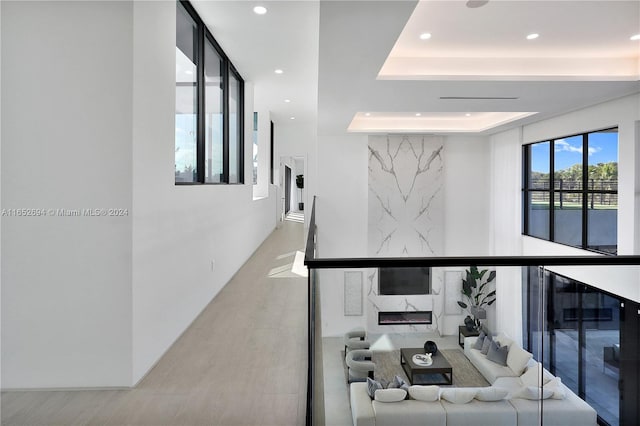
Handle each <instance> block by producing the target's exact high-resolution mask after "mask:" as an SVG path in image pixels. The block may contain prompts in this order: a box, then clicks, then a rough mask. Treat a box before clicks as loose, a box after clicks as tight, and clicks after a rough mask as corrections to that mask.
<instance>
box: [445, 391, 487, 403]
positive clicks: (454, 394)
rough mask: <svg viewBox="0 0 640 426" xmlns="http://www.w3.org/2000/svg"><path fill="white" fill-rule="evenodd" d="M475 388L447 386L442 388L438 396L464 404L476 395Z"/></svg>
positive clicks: (451, 401)
mask: <svg viewBox="0 0 640 426" xmlns="http://www.w3.org/2000/svg"><path fill="white" fill-rule="evenodd" d="M477 392H478V390H477V389H476V388H447V389H443V390H442V395H440V398H442V399H444V400H445V401H449V402H450V403H452V404H466V403H468V402H471V400H472V399H473V398H474V397H475V396H476V393H477Z"/></svg>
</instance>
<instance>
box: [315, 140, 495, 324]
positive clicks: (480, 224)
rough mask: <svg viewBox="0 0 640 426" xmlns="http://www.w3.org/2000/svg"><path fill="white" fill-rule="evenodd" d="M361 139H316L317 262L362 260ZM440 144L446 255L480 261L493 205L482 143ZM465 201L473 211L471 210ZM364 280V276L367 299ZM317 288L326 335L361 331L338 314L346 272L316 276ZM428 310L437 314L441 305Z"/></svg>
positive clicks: (364, 161)
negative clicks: (325, 259) (319, 259)
mask: <svg viewBox="0 0 640 426" xmlns="http://www.w3.org/2000/svg"><path fill="white" fill-rule="evenodd" d="M367 141H368V136H367V135H361V134H344V135H337V136H329V135H321V136H320V138H319V140H318V153H317V156H318V164H320V167H319V170H318V185H319V190H318V204H317V206H316V223H317V224H318V249H319V255H320V257H365V256H367V221H366V220H363V219H364V218H366V217H368V209H367V204H368V177H367V176H368V171H367V170H368V155H369V154H368V148H367ZM444 145H445V148H444V153H445V154H444V167H443V168H444V184H443V187H444V188H445V189H444V196H445V200H444V204H445V213H444V217H445V220H444V233H445V235H444V241H445V255H449V256H456V255H464V254H474V255H486V254H488V253H489V241H490V232H489V230H490V227H489V223H488V221H489V205H490V201H491V199H490V189H489V187H490V185H489V183H490V167H489V166H488V163H489V162H490V160H491V156H490V151H489V150H488V140H487V138H486V137H473V136H449V137H446V138H445V139H444ZM469 203H471V204H472V205H473V209H472V210H471V212H470V211H469ZM459 269H460V270H462V268H459ZM368 276H369V275H368V272H367V271H365V273H364V279H365V282H364V285H365V298H366V295H367V293H368V286H369V283H368V281H367V279H368ZM320 283H321V288H322V292H321V299H322V309H323V311H322V324H323V334H324V335H325V336H339V335H342V334H343V333H344V332H345V331H346V330H349V329H351V328H354V327H356V326H360V327H367V323H366V316H365V315H363V316H362V317H351V316H344V294H343V293H344V287H343V283H344V270H323V271H321V273H320ZM436 285H440V281H438V282H437V283H436ZM434 288H435V287H434ZM429 303H431V301H430V302H429ZM433 308H434V312H436V313H441V312H442V300H439V301H438V303H434V304H433ZM465 315H466V314H463V315H444V314H443V315H441V317H440V318H439V321H440V323H439V324H438V327H439V329H440V331H441V332H442V333H443V334H455V333H457V327H458V325H460V324H462V319H463V318H464V316H465Z"/></svg>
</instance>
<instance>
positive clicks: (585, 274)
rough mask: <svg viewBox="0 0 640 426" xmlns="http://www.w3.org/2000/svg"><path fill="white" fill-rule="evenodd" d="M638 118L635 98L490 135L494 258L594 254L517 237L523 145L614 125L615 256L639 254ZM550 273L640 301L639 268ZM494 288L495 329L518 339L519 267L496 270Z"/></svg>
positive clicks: (638, 97) (638, 98)
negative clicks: (616, 175) (616, 174)
mask: <svg viewBox="0 0 640 426" xmlns="http://www.w3.org/2000/svg"><path fill="white" fill-rule="evenodd" d="M639 119H640V95H633V96H627V97H625V98H621V99H617V100H614V101H610V102H606V103H602V104H599V105H595V106H592V107H589V108H585V109H582V110H579V111H574V112H571V113H568V114H564V115H561V116H558V117H554V118H551V119H547V120H542V121H539V122H537V123H534V124H531V125H527V126H524V127H521V128H517V129H512V130H509V131H506V132H502V133H499V134H496V135H493V136H492V137H491V143H492V170H493V172H492V185H491V187H492V197H491V198H492V211H491V218H492V225H491V227H492V231H491V232H492V252H493V253H492V254H494V255H504V256H510V255H516V256H517V255H525V256H535V255H540V256H571V255H595V254H594V253H592V252H588V251H584V250H579V249H576V248H572V247H567V246H564V245H561V244H555V243H550V242H548V241H543V240H540V239H536V238H530V237H523V236H522V235H521V232H522V231H521V229H522V228H521V220H522V219H521V218H522V207H521V197H522V194H521V182H522V164H521V162H522V145H523V144H526V143H531V142H537V141H542V140H546V139H548V138H555V137H562V136H566V135H571V134H576V133H581V132H586V131H591V130H598V129H603V128H608V127H614V126H618V130H619V189H618V191H619V192H618V199H619V206H618V253H619V254H639V253H640V252H639V251H638V235H640V231H639V229H638V228H639V227H640V221H639V220H638V217H640V216H639V214H640V213H639V212H640V178H639V174H640V162H639V161H638V158H639V157H640V142H639V140H640V135H639V128H638V124H637V123H638V120H639ZM549 269H550V270H554V271H556V272H559V273H562V274H563V275H566V276H569V277H572V278H575V279H577V280H580V281H582V282H585V283H588V284H590V285H593V286H595V287H597V288H601V289H603V290H606V291H610V292H612V293H615V294H620V295H622V296H624V297H628V298H630V299H632V300H639V299H638V297H640V290H639V288H640V287H639V286H638V277H639V276H640V273H639V272H638V268H637V267H632V268H628V267H615V268H596V267H588V268H575V267H555V268H549ZM503 278H505V279H503ZM496 287H497V291H498V297H497V301H496V325H497V329H498V330H499V331H505V332H507V333H508V334H510V335H512V336H514V337H518V336H521V334H522V323H521V321H520V320H521V318H522V311H521V309H522V306H521V304H522V277H521V273H520V271H519V270H518V268H498V274H497V285H496ZM514 319H515V321H514Z"/></svg>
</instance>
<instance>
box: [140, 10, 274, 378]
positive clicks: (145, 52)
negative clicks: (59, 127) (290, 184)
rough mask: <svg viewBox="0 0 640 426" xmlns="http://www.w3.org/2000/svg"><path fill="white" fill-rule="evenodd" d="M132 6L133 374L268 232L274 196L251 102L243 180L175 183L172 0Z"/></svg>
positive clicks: (178, 331) (144, 367)
mask: <svg viewBox="0 0 640 426" xmlns="http://www.w3.org/2000/svg"><path fill="white" fill-rule="evenodd" d="M134 11H135V15H134V17H135V20H134V23H135V26H134V28H135V30H134V31H135V32H134V34H135V44H134V46H135V50H134V58H135V60H134V61H135V62H134V66H135V68H134V72H135V77H136V78H135V81H134V83H135V91H134V123H135V126H134V150H133V153H134V162H133V167H134V173H133V200H134V201H133V204H134V212H135V214H134V217H133V265H134V267H133V270H134V274H133V339H134V340H133V341H134V343H133V366H134V368H133V382H134V383H135V382H137V381H138V380H139V379H140V378H141V377H142V376H143V375H144V374H145V373H146V371H147V370H149V368H150V367H151V366H152V365H153V364H154V363H155V362H156V361H157V360H158V358H159V357H160V356H161V355H162V354H163V353H164V351H166V349H167V348H168V347H169V346H170V345H171V344H172V343H173V342H174V341H175V339H176V338H177V337H178V336H179V335H180V334H181V333H182V332H183V331H184V330H185V329H186V327H188V326H189V324H190V323H191V321H193V319H194V318H195V317H196V315H197V314H198V313H199V312H200V311H201V310H202V309H203V308H204V307H205V306H206V305H207V304H208V302H209V301H210V300H211V299H212V298H213V297H214V296H215V295H216V294H217V293H218V292H219V291H220V289H221V288H222V287H223V286H224V285H225V284H226V283H227V282H228V281H229V279H230V278H231V277H232V276H233V274H234V273H235V272H236V271H237V270H238V269H239V268H240V266H241V265H242V264H243V263H244V262H245V261H246V260H247V259H248V258H249V256H250V255H251V254H252V253H253V251H254V250H255V249H256V248H257V247H258V246H259V245H260V243H262V241H263V240H264V239H265V238H266V237H267V236H268V235H269V234H270V233H271V231H272V230H273V229H274V227H275V212H276V206H275V194H274V191H271V192H270V194H269V195H270V197H269V198H266V199H259V200H255V201H254V200H253V188H252V183H251V176H252V155H251V153H252V144H253V142H252V138H251V134H252V128H253V110H254V109H253V105H251V104H248V105H247V106H246V107H245V135H246V136H245V182H247V184H245V185H217V186H216V185H206V186H176V185H174V183H173V179H174V177H173V163H174V122H173V117H174V106H175V94H174V89H173V85H174V78H175V75H174V74H175V31H167V29H171V30H172V29H173V28H174V27H175V19H176V18H175V4H174V3H172V2H134ZM223 48H224V46H223ZM241 71H242V70H240V72H241ZM251 95H252V94H251V91H249V97H252V96H251ZM212 261H214V262H215V266H214V270H213V271H212V270H211V269H212V268H211V262H212Z"/></svg>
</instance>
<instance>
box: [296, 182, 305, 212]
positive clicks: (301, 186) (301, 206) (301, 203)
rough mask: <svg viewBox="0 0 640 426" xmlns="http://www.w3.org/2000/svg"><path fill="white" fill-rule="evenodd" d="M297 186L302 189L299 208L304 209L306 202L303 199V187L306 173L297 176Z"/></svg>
mask: <svg viewBox="0 0 640 426" xmlns="http://www.w3.org/2000/svg"><path fill="white" fill-rule="evenodd" d="M296 186H297V187H298V188H299V189H300V202H299V203H298V210H300V211H302V210H304V202H303V201H302V189H303V188H304V175H297V176H296Z"/></svg>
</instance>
